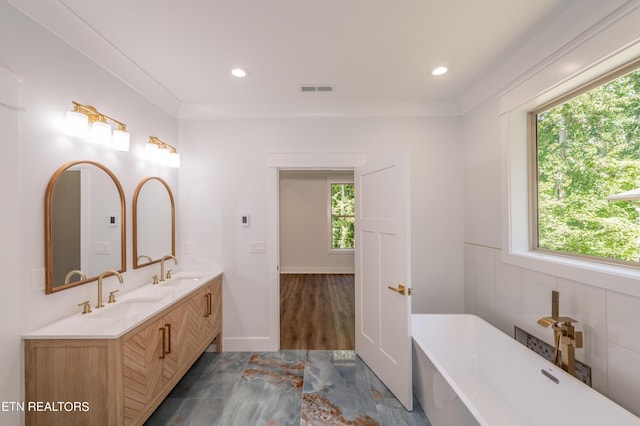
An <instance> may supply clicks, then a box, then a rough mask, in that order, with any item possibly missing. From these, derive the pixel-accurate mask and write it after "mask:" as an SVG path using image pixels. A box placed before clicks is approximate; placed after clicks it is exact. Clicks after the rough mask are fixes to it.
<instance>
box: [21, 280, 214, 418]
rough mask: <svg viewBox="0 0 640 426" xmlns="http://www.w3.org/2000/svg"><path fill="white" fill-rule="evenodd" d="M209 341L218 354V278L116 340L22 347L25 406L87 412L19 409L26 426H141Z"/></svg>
mask: <svg viewBox="0 0 640 426" xmlns="http://www.w3.org/2000/svg"><path fill="white" fill-rule="evenodd" d="M214 339H215V340H216V345H217V351H221V350H222V345H221V341H222V280H221V278H216V279H214V280H212V281H210V282H209V283H207V284H205V285H204V286H203V287H201V288H200V289H198V290H197V291H196V292H194V293H193V294H191V295H190V296H189V297H187V298H185V299H183V300H180V301H178V302H176V303H175V304H174V305H172V306H170V307H168V308H166V309H165V310H163V311H162V312H159V313H158V314H156V315H154V316H153V317H151V318H149V319H148V320H146V321H145V322H144V323H142V324H141V325H139V326H138V327H136V328H135V329H133V330H131V331H129V332H128V333H126V334H125V335H123V336H121V337H119V338H117V339H27V340H25V359H26V361H25V393H26V398H25V400H26V403H25V405H26V404H27V403H28V402H29V401H32V402H47V401H49V402H52V401H53V402H71V403H73V402H86V403H87V405H86V406H85V407H88V410H87V411H83V410H82V407H81V409H79V410H73V411H65V410H64V407H62V408H63V410H62V411H51V410H47V411H36V410H33V411H29V410H27V409H26V407H25V418H26V424H27V425H47V426H49V425H65V426H67V425H83V426H84V425H100V426H102V425H141V424H143V423H144V421H145V420H146V419H147V418H148V417H149V416H150V415H151V414H152V413H153V411H154V410H155V409H156V408H157V407H158V405H160V403H161V402H162V401H163V400H164V398H165V397H166V396H167V395H168V394H169V392H170V391H171V389H173V387H174V386H175V385H176V384H177V383H178V381H179V380H180V379H181V378H182V376H184V374H185V373H186V372H187V371H188V370H189V368H190V367H191V366H192V365H193V363H194V362H195V361H196V360H197V359H198V357H199V356H200V355H201V354H202V352H204V350H205V349H206V348H207V347H208V346H209V344H211V342H213V340H214ZM45 408H46V407H45Z"/></svg>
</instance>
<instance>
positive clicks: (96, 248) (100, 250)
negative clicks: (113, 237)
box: [93, 242, 110, 254]
mask: <svg viewBox="0 0 640 426" xmlns="http://www.w3.org/2000/svg"><path fill="white" fill-rule="evenodd" d="M109 249H110V244H109V243H108V242H106V243H93V254H109V251H110V250H109Z"/></svg>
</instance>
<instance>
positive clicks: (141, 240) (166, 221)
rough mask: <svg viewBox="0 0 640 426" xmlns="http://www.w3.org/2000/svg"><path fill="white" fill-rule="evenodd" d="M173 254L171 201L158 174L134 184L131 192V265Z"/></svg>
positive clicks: (156, 261)
mask: <svg viewBox="0 0 640 426" xmlns="http://www.w3.org/2000/svg"><path fill="white" fill-rule="evenodd" d="M167 254H171V255H174V256H175V254H176V237H175V203H174V199H173V193H172V192H171V188H170V187H169V185H168V184H167V182H165V181H164V180H162V179H160V178H159V177H149V178H146V179H144V180H143V181H142V182H140V183H139V184H138V187H137V188H136V191H135V194H134V196H133V268H134V269H137V268H141V267H143V266H146V265H151V264H153V263H158V262H160V259H161V258H162V256H165V255H167Z"/></svg>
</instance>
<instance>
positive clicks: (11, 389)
mask: <svg viewBox="0 0 640 426" xmlns="http://www.w3.org/2000/svg"><path fill="white" fill-rule="evenodd" d="M19 85H20V83H19V78H17V76H15V75H13V74H12V73H9V72H7V71H6V70H5V69H4V68H1V67H0V104H1V105H0V140H2V154H3V159H4V161H3V165H2V167H0V181H1V182H3V183H4V185H3V190H2V197H3V202H2V206H1V207H0V235H1V236H2V245H0V271H2V281H1V282H0V289H1V291H2V298H1V300H2V302H0V401H22V393H21V376H20V371H21V368H20V366H21V364H22V358H21V357H20V331H21V330H20V305H19V304H18V303H17V302H18V300H20V285H19V283H20V282H21V275H20V270H19V268H16V265H18V264H19V262H20V256H19V250H18V247H19V245H20V228H21V223H22V220H21V214H20V209H19V208H16V206H18V205H19V203H20V197H21V194H20V188H19V186H18V185H13V184H11V183H12V182H14V181H15V180H16V177H17V176H19V175H20V166H19V163H18V158H19V154H18V151H19V146H20V144H19V140H18V115H19V114H20V112H19V111H18V110H16V109H14V108H15V107H19V99H18V93H19ZM12 106H13V108H12ZM12 200H13V201H12ZM19 419H20V413H18V412H15V413H7V414H4V413H0V421H2V423H3V424H18V422H19Z"/></svg>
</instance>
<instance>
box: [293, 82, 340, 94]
mask: <svg viewBox="0 0 640 426" xmlns="http://www.w3.org/2000/svg"><path fill="white" fill-rule="evenodd" d="M334 90H335V88H334V87H333V86H327V85H323V86H314V85H310V84H303V85H302V86H300V91H301V92H302V93H331V92H333V91H334Z"/></svg>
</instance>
